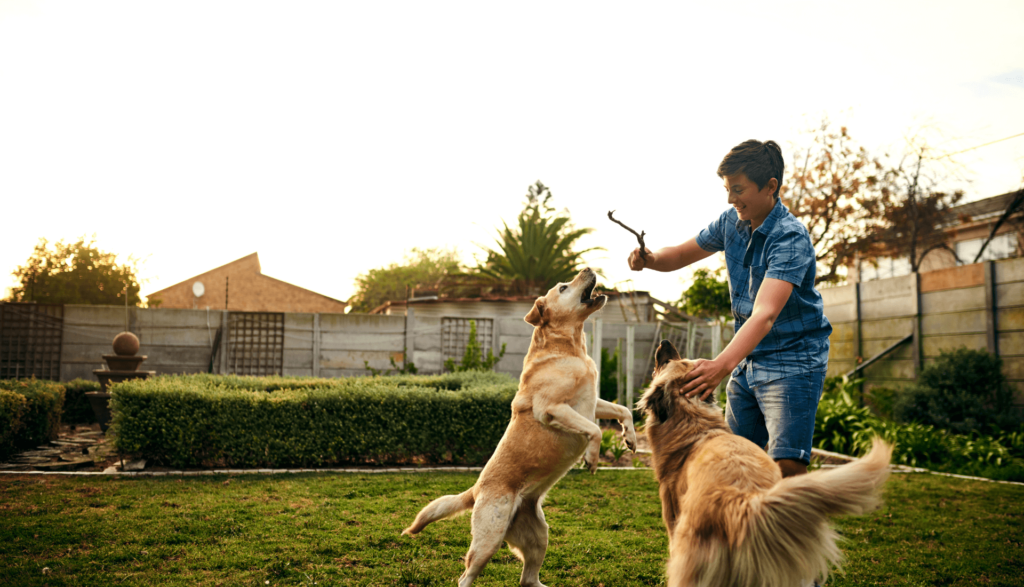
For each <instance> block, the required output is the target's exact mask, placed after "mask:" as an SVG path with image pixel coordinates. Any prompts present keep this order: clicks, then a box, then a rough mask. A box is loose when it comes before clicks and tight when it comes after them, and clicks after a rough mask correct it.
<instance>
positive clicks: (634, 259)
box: [627, 247, 654, 271]
mask: <svg viewBox="0 0 1024 587" xmlns="http://www.w3.org/2000/svg"><path fill="white" fill-rule="evenodd" d="M644 251H645V252H646V253H647V261H644V259H643V257H641V256H640V247H637V248H635V249H633V252H632V253H630V254H629V259H628V261H627V262H628V263H629V268H630V269H632V270H633V271H641V270H643V269H644V268H645V267H650V266H651V265H652V264H653V263H654V253H652V252H651V250H650V249H648V248H647V247H644Z"/></svg>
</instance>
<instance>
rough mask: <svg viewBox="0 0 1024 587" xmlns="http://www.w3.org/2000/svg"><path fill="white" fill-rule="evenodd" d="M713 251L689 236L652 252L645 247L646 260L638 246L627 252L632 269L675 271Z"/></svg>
mask: <svg viewBox="0 0 1024 587" xmlns="http://www.w3.org/2000/svg"><path fill="white" fill-rule="evenodd" d="M713 254H714V252H713V251H705V250H704V249H702V248H700V246H699V245H697V237H694V238H691V239H690V240H688V241H686V242H685V243H683V244H681V245H676V246H674V247H665V248H663V249H658V250H657V251H654V252H652V251H651V250H650V249H647V261H646V262H645V261H644V260H643V259H641V258H640V249H639V247H638V248H636V249H633V252H631V253H630V254H629V259H628V260H627V262H628V263H629V268H630V269H632V270H633V271H641V270H643V269H653V270H655V271H675V270H676V269H682V268H683V267H686V266H687V265H692V264H693V263H696V262H697V261H700V260H701V259H707V258H708V257H710V256H711V255H713Z"/></svg>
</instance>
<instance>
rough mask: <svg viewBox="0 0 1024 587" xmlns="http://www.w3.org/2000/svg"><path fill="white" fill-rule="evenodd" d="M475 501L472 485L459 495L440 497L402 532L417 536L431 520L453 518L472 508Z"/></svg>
mask: <svg viewBox="0 0 1024 587" xmlns="http://www.w3.org/2000/svg"><path fill="white" fill-rule="evenodd" d="M475 502H476V498H475V497H474V495H473V488H472V487H470V488H469V489H467V490H466V491H463V492H462V493H459V494H457V495H446V496H444V497H439V498H437V499H435V500H434V501H432V502H430V503H428V504H427V507H425V508H423V509H422V510H420V513H419V514H417V515H416V519H415V520H413V522H412V524H410V525H409V527H408V528H406V529H405V530H402V534H408V535H409V536H415V535H416V534H419V533H420V531H421V530H423V528H425V527H426V526H427V524H429V523H431V522H436V521H438V520H444V519H447V518H451V517H453V516H457V515H459V514H460V513H462V512H464V511H466V510H468V509H472V507H473V504H474V503H475Z"/></svg>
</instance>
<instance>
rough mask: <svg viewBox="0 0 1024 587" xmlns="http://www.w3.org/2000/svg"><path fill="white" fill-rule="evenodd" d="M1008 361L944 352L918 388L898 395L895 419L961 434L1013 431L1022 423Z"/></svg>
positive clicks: (975, 353)
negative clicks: (1008, 374)
mask: <svg viewBox="0 0 1024 587" xmlns="http://www.w3.org/2000/svg"><path fill="white" fill-rule="evenodd" d="M1002 367H1003V360H1002V359H1001V358H999V357H997V356H995V355H992V354H990V353H988V352H986V351H980V350H971V349H967V348H963V347H961V348H958V349H955V350H951V351H943V352H942V353H941V354H940V355H939V358H938V359H936V360H935V362H934V363H931V364H928V365H926V366H925V367H924V369H922V370H921V376H920V377H919V378H918V383H917V385H914V386H911V387H908V388H906V389H904V390H902V391H900V392H899V393H898V394H896V397H895V400H894V402H893V417H894V419H895V420H896V421H897V422H904V423H910V422H918V423H921V424H929V425H932V426H935V427H937V428H942V429H945V430H950V431H952V432H957V433H960V434H969V433H981V432H989V431H991V430H993V429H996V428H1012V427H1015V426H1016V425H1018V424H1019V423H1020V417H1019V415H1018V414H1017V413H1016V410H1015V409H1014V407H1013V388H1012V387H1011V386H1010V384H1009V383H1008V382H1007V381H1006V377H1005V376H1004V375H1003V371H1002Z"/></svg>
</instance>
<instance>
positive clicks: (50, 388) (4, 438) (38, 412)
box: [0, 379, 64, 458]
mask: <svg viewBox="0 0 1024 587" xmlns="http://www.w3.org/2000/svg"><path fill="white" fill-rule="evenodd" d="M0 390H3V391H4V392H5V393H3V394H2V398H0V411H2V413H0V426H2V428H0V445H2V446H0V453H3V454H4V458H6V457H7V456H10V454H11V453H13V452H14V451H16V450H17V449H20V448H30V447H34V446H38V445H40V444H44V443H46V442H48V441H50V440H54V439H55V438H57V435H58V433H59V432H60V418H61V409H62V408H63V405H64V387H63V386H62V385H60V384H59V383H53V382H50V381H39V380H36V379H22V380H2V381H0ZM12 396H19V397H21V398H22V400H23V401H19V400H18V399H16V398H15V397H12Z"/></svg>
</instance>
